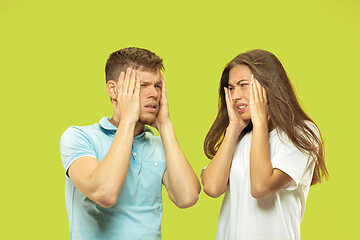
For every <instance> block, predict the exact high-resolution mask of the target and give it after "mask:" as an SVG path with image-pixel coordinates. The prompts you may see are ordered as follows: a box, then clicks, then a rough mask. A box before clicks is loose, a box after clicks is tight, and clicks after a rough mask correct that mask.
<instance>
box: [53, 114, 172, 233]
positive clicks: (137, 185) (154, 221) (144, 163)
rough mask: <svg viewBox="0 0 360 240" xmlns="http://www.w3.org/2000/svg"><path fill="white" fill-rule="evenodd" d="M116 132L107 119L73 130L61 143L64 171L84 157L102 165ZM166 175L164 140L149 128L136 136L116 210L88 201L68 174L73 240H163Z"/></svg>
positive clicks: (67, 191)
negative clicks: (162, 189)
mask: <svg viewBox="0 0 360 240" xmlns="http://www.w3.org/2000/svg"><path fill="white" fill-rule="evenodd" d="M116 131H117V128H116V127H114V126H113V125H112V124H111V123H110V122H109V119H108V118H106V117H104V118H102V119H101V120H100V122H99V123H96V124H94V125H90V126H83V127H74V126H72V127H69V128H68V129H67V130H66V131H65V132H64V134H63V135H62V137H61V141H60V152H61V159H62V163H63V165H64V168H65V173H67V170H68V169H69V167H70V165H71V164H72V163H73V162H74V161H76V160H77V159H79V158H81V157H84V156H92V157H95V158H97V159H98V160H99V161H100V162H101V161H102V160H103V159H104V157H105V155H106V154H107V152H108V151H109V148H110V146H111V144H112V141H113V139H114V136H115V133H116ZM164 171H165V153H164V148H163V145H162V142H161V139H160V137H157V136H154V133H153V132H152V131H151V129H150V128H149V127H145V131H144V132H142V133H141V134H139V135H137V136H135V137H134V140H133V145H132V150H131V159H130V164H129V168H128V172H127V175H126V180H125V183H124V186H123V187H122V189H121V192H120V193H119V196H118V198H117V202H116V204H115V205H114V206H113V207H111V208H103V207H101V206H100V205H98V204H96V203H95V202H93V201H92V200H90V199H89V198H88V197H86V196H85V195H84V194H83V193H82V192H80V191H79V190H78V189H77V188H76V187H75V186H74V184H73V183H72V181H71V179H70V178H69V177H68V175H67V174H66V181H65V202H66V209H67V213H68V218H69V229H70V239H123V240H125V239H126V240H129V239H161V229H160V224H161V218H162V197H161V188H162V176H163V174H164Z"/></svg>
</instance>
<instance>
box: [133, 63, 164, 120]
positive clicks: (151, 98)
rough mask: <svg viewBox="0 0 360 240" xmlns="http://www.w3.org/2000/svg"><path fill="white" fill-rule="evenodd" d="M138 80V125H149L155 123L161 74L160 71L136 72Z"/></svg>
mask: <svg viewBox="0 0 360 240" xmlns="http://www.w3.org/2000/svg"><path fill="white" fill-rule="evenodd" d="M137 76H138V77H139V80H140V119H139V122H140V123H144V124H147V125H151V124H153V123H154V122H155V120H156V116H157V114H158V112H159V108H160V99H161V89H162V82H161V80H162V79H161V73H160V70H156V71H155V72H152V71H140V70H137Z"/></svg>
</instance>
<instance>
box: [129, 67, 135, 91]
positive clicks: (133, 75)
mask: <svg viewBox="0 0 360 240" xmlns="http://www.w3.org/2000/svg"><path fill="white" fill-rule="evenodd" d="M135 79H136V70H135V69H133V70H132V71H131V77H130V82H129V89H128V93H130V94H132V93H133V92H134V90H135Z"/></svg>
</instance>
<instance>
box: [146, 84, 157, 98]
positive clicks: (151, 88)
mask: <svg viewBox="0 0 360 240" xmlns="http://www.w3.org/2000/svg"><path fill="white" fill-rule="evenodd" d="M158 95H159V94H158V91H157V89H156V86H155V85H151V86H149V88H148V98H157V97H158Z"/></svg>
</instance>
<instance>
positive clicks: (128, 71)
mask: <svg viewBox="0 0 360 240" xmlns="http://www.w3.org/2000/svg"><path fill="white" fill-rule="evenodd" d="M131 74H132V68H128V69H126V75H125V80H124V83H123V91H122V92H123V94H124V95H126V94H127V93H128V88H129V82H130V78H131Z"/></svg>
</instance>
